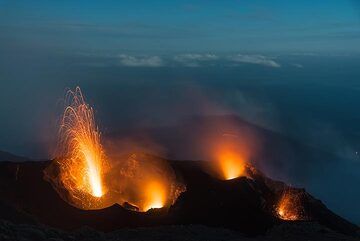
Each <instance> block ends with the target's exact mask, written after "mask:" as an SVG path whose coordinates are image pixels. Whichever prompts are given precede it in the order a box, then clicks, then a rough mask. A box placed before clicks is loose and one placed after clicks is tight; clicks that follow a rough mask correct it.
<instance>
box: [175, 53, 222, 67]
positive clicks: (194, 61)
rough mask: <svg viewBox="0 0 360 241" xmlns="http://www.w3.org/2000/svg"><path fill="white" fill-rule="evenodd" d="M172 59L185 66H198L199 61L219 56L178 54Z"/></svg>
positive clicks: (206, 60)
mask: <svg viewBox="0 0 360 241" xmlns="http://www.w3.org/2000/svg"><path fill="white" fill-rule="evenodd" d="M173 59H174V61H175V62H178V63H180V64H182V65H184V66H187V67H199V66H200V65H201V62H209V61H215V60H217V59H219V57H218V56H217V55H215V54H196V53H195V54H191V53H188V54H180V55H175V56H174V58H173Z"/></svg>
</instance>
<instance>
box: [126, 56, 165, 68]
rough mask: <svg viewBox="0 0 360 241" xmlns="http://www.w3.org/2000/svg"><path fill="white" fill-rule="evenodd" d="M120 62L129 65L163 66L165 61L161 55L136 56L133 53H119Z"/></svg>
mask: <svg viewBox="0 0 360 241" xmlns="http://www.w3.org/2000/svg"><path fill="white" fill-rule="evenodd" d="M119 58H120V64H121V65H123V66H127V67H161V66H164V61H163V59H162V58H160V57H159V56H143V57H135V56H131V55H126V54H121V55H119Z"/></svg>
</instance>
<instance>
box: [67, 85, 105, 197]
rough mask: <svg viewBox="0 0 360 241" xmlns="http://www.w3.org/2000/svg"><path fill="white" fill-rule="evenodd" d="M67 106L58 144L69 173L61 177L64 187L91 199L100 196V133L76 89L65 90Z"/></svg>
mask: <svg viewBox="0 0 360 241" xmlns="http://www.w3.org/2000/svg"><path fill="white" fill-rule="evenodd" d="M67 99H68V100H70V105H69V106H67V107H66V108H65V111H64V115H63V118H62V122H61V126H60V138H61V139H60V140H61V141H60V144H61V150H62V151H64V152H63V153H62V156H64V157H65V159H64V164H65V165H66V166H67V167H68V168H69V170H71V172H70V173H68V176H66V177H64V178H65V180H64V181H65V182H68V186H72V187H71V188H76V189H78V190H81V191H83V192H86V193H89V194H91V195H92V196H94V197H101V196H102V195H103V194H104V190H103V184H102V169H103V164H104V155H103V149H102V146H101V144H100V133H99V131H98V129H97V127H96V124H95V120H94V111H93V109H92V108H91V107H90V106H89V105H88V104H86V102H85V100H84V97H83V95H82V93H81V90H80V88H79V87H78V88H76V89H75V91H74V92H72V91H69V92H68V95H67Z"/></svg>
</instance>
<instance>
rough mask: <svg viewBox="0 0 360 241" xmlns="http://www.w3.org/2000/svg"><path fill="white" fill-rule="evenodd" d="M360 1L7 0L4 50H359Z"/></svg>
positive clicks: (1, 13) (1, 25) (1, 7)
mask: <svg viewBox="0 0 360 241" xmlns="http://www.w3.org/2000/svg"><path fill="white" fill-rule="evenodd" d="M359 26H360V9H359V4H358V3H357V1H356V0H353V1H351V0H349V1H348V0H326V1H325V0H311V1H310V0H303V1H280V0H272V1H268V0H257V1H254V0H251V1H250V0H238V1H235V0H232V1H229V0H224V1H215V0H208V1H202V0H197V1H182V0H176V1H89V0H87V1H68V0H64V1H42V0H40V1H22V0H18V1H4V0H0V32H1V35H0V43H1V46H2V47H1V48H2V49H5V50H8V51H9V50H11V49H17V50H19V48H21V49H22V48H24V49H29V48H30V49H32V50H34V49H37V50H38V51H45V50H52V51H65V52H67V51H109V52H112V51H121V52H127V53H141V54H149V53H157V54H158V53H169V52H184V51H185V52H186V51H212V52H224V51H225V52H226V51H246V52H264V51H266V52H279V51H281V52H284V51H285V52H286V51H292V52H294V51H300V52H304V51H305V52H309V51H310V52H313V51H316V52H319V51H322V52H324V51H325V52H329V51H331V52H347V53H348V52H351V53H352V52H354V51H355V52H358V51H360V45H359V44H358V42H359V40H360V27H359Z"/></svg>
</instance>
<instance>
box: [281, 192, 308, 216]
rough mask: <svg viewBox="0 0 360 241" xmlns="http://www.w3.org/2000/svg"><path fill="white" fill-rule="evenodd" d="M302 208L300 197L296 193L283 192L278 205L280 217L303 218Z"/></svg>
mask: <svg viewBox="0 0 360 241" xmlns="http://www.w3.org/2000/svg"><path fill="white" fill-rule="evenodd" d="M301 210H302V207H301V205H300V203H299V200H298V197H297V196H296V195H292V194H291V193H290V192H286V193H284V194H283V196H282V197H281V199H280V201H279V203H278V205H277V207H276V213H277V215H278V216H279V218H281V219H283V220H289V221H295V220H301V219H303V218H302V214H301Z"/></svg>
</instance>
